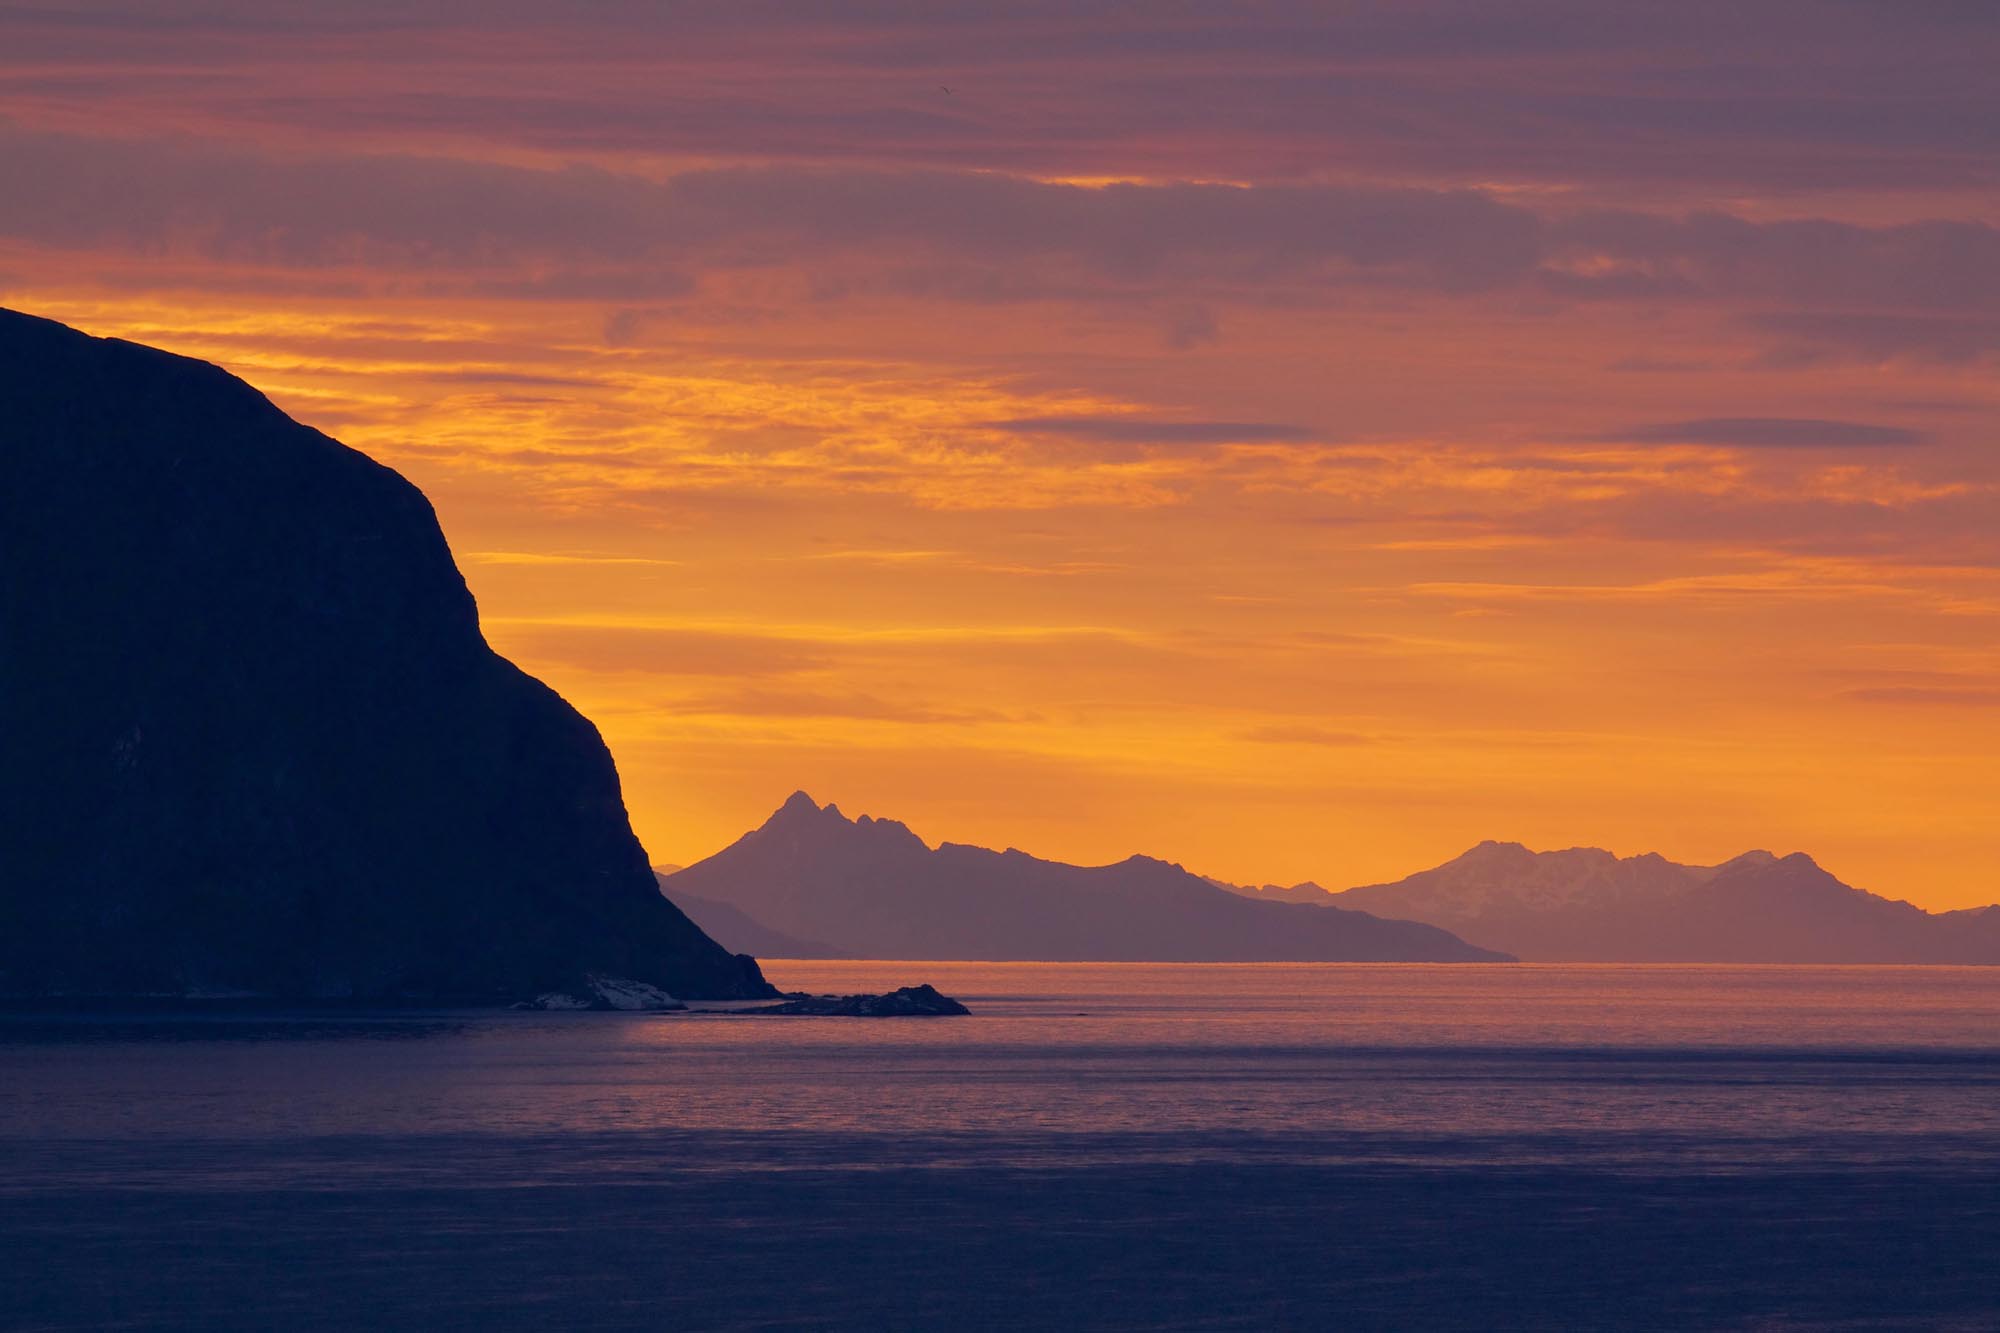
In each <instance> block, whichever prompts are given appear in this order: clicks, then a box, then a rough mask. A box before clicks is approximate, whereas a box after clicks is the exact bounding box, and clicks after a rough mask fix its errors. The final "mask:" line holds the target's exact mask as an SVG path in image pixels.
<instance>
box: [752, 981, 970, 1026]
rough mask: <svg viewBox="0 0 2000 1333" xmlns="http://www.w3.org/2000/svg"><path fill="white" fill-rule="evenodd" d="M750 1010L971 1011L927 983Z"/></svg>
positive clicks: (889, 1014)
mask: <svg viewBox="0 0 2000 1333" xmlns="http://www.w3.org/2000/svg"><path fill="white" fill-rule="evenodd" d="M742 1012H744V1013H749V1014H810V1015H816V1016H821V1017H828V1018H946V1017H952V1016H955V1015H958V1014H969V1013H971V1012H972V1011H971V1010H970V1009H967V1008H966V1007H965V1006H964V1005H962V1004H960V1003H959V1002H958V1001H957V1000H954V999H952V998H951V997H950V996H949V995H940V994H938V992H937V989H936V988H935V987H933V986H930V985H928V984H926V985H922V986H904V987H902V988H901V989H900V990H892V991H890V992H889V993H888V994H887V995H800V996H796V997H794V998H792V999H790V1000H787V1001H785V1003H783V1004H773V1005H768V1006H765V1007H763V1008H760V1009H746V1010H743V1011H742Z"/></svg>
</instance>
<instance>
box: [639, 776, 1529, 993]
mask: <svg viewBox="0 0 2000 1333" xmlns="http://www.w3.org/2000/svg"><path fill="white" fill-rule="evenodd" d="M665 885H666V889H667V891H668V892H670V893H672V894H673V895H674V896H675V897H677V898H678V897H680V896H682V895H691V896H693V897H696V898H700V899H705V900H708V901H711V902H718V903H726V904H728V905H729V906H731V907H734V908H736V909H737V910H739V911H741V912H744V913H746V914H748V915H749V916H750V917H751V918H752V919H754V920H755V921H757V922H761V923H763V924H764V925H765V926H768V927H769V928H771V929H774V930H778V931H781V932H783V933H785V934H787V935H790V936H793V937H794V938H795V939H797V940H800V941H824V942H825V944H826V945H828V946H831V947H832V948H835V949H838V950H840V951H841V952H842V953H844V954H846V955H849V956H852V957H860V958H957V959H974V960H991V961H1005V960H1039V961H1047V962H1065V961H1069V962H1349V961H1354V962H1401V961H1412V962H1504V961H1508V960H1507V959H1506V956H1505V955H1503V954H1497V953H1494V952H1491V951H1489V950H1486V949H1480V948H1476V947H1474V946H1472V945H1469V944H1467V943H1466V942H1465V941H1463V940H1461V939H1457V938H1455V937H1454V936H1452V935H1451V934H1449V933H1447V932H1445V931H1443V930H1439V929H1437V928H1435V927H1433V926H1428V925H1421V924H1418V923H1415V922H1411V921H1391V920H1383V919H1381V918H1379V917H1375V916H1371V915H1369V914H1367V913H1365V912H1353V911H1338V910H1336V911H1332V912H1329V911H1327V910H1326V909H1324V908H1319V907H1310V906H1301V905H1292V904H1285V903H1256V902H1250V901H1247V900H1245V899H1243V898H1240V897H1238V896H1236V895H1234V894H1231V893H1228V892H1225V891H1224V890H1222V889H1218V888H1217V887H1215V886H1214V885H1213V884H1210V883H1209V882H1208V881H1206V880H1204V879H1202V878H1200V877H1199V876H1197V875H1192V874H1189V873H1188V872H1187V871H1186V870H1183V869H1182V868H1181V867H1179V866H1177V865H1170V864H1168V863H1167V862H1164V861H1156V860H1153V859H1151V858H1150V857H1144V856H1135V857H1132V858H1131V859H1129V860H1125V861H1120V862H1119V863H1118V864H1116V865H1109V866H1072V865H1064V864H1062V863H1060V862H1055V861H1043V860H1039V859H1037V858H1035V857H1032V856H1029V855H1027V854H1026V853H1025V852H1019V851H1013V850H1009V851H1006V852H993V851H988V850H986V849H984V848H981V847H966V846H961V845H958V844H955V843H945V844H943V845H942V846H940V847H937V848H936V849H933V848H931V847H929V846H927V845H926V844H925V843H924V841H923V840H922V839H920V838H919V837H917V835H916V834H914V833H912V832H911V831H910V830H909V829H908V828H907V827H905V826H904V825H902V824H900V823H897V822H896V821H895V820H890V819H871V818H870V817H868V816H867V815H863V816H862V817H861V818H860V819H858V820H850V819H848V818H847V817H846V816H845V815H843V814H841V812H840V811H839V810H838V809H837V808H836V807H834V806H832V805H828V806H825V807H824V808H822V807H821V806H819V805H818V804H816V803H815V802H814V801H813V800H812V798H811V797H809V796H807V795H806V794H805V793H804V792H799V793H796V794H794V795H793V796H792V797H791V799H789V800H787V801H786V802H785V803H784V805H783V806H782V807H780V808H779V810H778V811H777V813H775V814H773V815H772V816H771V817H770V819H768V820H767V821H765V823H764V825H763V826H762V827H761V828H758V829H756V830H754V831H752V832H750V833H747V834H745V835H744V836H743V837H742V838H740V839H738V840H737V841H736V842H735V843H734V844H732V845H731V846H729V847H728V848H725V849H724V850H723V851H721V852H718V853H717V854H716V855H714V856H711V857H709V858H708V859H707V860H705V861H701V862H699V863H697V864H695V865H692V866H689V867H688V868H687V869H685V870H682V871H680V872H678V873H677V874H674V875H671V876H668V877H667V879H666V880H665ZM801 956H809V955H801Z"/></svg>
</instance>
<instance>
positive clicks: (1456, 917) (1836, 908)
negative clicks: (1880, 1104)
mask: <svg viewBox="0 0 2000 1333" xmlns="http://www.w3.org/2000/svg"><path fill="white" fill-rule="evenodd" d="M1235 891H1236V892H1238V893H1241V894H1244V895H1247V896H1252V897H1256V898H1261V899H1270V900H1280V901H1288V902H1308V903H1318V904H1321V905H1323V906H1325V907H1332V908H1360V909H1361V910H1363V911H1369V912H1383V913H1393V914H1395V915H1397V916H1403V917H1408V918H1410V919H1411V920H1415V921H1427V922H1429V923H1431V924H1432V925H1435V926H1441V927H1443V928H1444V929H1446V930H1450V931H1453V932H1455V933H1457V934H1460V935H1463V936H1465V937H1466V938H1467V939H1472V940H1477V941H1479V942H1480V943H1482V944H1486V945H1490V946H1492V947H1495V948H1502V949H1506V950H1507V951H1509V952H1510V953H1514V954H1517V955H1519V956H1520V957H1521V958H1523V959H1525V960H1529V961H1533V962H1603V963H2000V908H1995V907H1986V908H1975V909H1970V910H1966V911H1959V912H1939V913H1932V912H1926V911H1924V910H1923V909H1921V908H1919V907H1915V906H1912V905H1911V904H1909V903H1906V902H1898V901H1895V900H1893V899H1889V898H1882V897H1878V896H1877V895H1875V894H1872V893H1867V892H1864V891H1862V890H1860V889H1856V888H1852V887H1850V886H1848V885H1846V884H1843V883H1841V882H1840V881H1839V880H1838V879H1836V878H1834V877H1833V876H1832V875H1830V874H1828V873H1827V872H1826V871H1825V870H1824V869H1822V868H1821V867H1820V866H1819V865H1818V864H1817V863H1816V862H1815V861H1814V860H1813V859H1812V858H1811V857H1809V856H1807V855H1806V854H1805V853H1803V852H1794V853H1792V854H1791V855H1789V856H1773V855H1772V854H1771V853H1769V852H1764V851H1755V852H1745V853H1744V854H1743V855H1741V856H1739V857H1736V858H1735V859H1733V860H1730V861H1725V862H1723V863H1722V864H1721V865H1715V866H1690V865H1681V864H1678V863H1676V862H1673V861H1669V860H1667V859H1666V858H1665V857H1663V856H1660V855H1659V854H1658V853H1652V852H1649V853H1647V854H1646V855H1643V856H1628V857H1624V858H1620V857H1617V856H1614V855H1612V854H1611V853H1610V852H1607V851H1603V850H1601V849H1599V848H1595V847H1572V848H1570V849H1568V850H1566V851H1556V852H1533V851H1530V850H1528V849H1527V848H1526V847H1523V846H1522V845H1521V844H1519V843H1516V842H1482V843H1480V844H1479V845H1478V846H1477V847H1474V848H1473V849H1472V850H1471V851H1468V852H1466V853H1465V854H1464V855H1462V856H1459V857H1457V858H1455V859H1454V860H1451V861H1447V862H1446V863H1445V864H1443V865H1441V866H1437V867H1435V868H1433V869H1430V870H1423V871H1419V872H1418V873H1416V874H1414V875H1411V876H1409V877H1408V878H1406V879H1401V880H1398V881H1396V882H1395V883H1393V884H1370V885H1365V886H1363V887H1361V888H1354V889H1348V890H1346V891H1344V892H1340V893H1332V892H1328V891H1327V890H1325V889H1323V888H1320V887H1319V886H1318V885H1316V884H1301V885H1293V886H1291V887H1290V888H1279V887H1277V886H1271V885H1267V886H1264V887H1262V888H1256V889H1236V890H1235Z"/></svg>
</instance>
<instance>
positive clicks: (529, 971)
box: [0, 312, 776, 1003]
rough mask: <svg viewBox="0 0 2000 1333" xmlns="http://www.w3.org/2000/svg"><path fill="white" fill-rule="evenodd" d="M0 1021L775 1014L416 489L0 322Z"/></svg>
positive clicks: (129, 359) (220, 392)
mask: <svg viewBox="0 0 2000 1333" xmlns="http://www.w3.org/2000/svg"><path fill="white" fill-rule="evenodd" d="M0 422H4V426H0V465H3V466H4V468H5V474H6V484H5V486H4V487H0V735H3V736H4V737H5V744H4V746H0V993H6V994H13V995H43V996H47V995H72V996H78V995H161V994H165V995H203V994H209V995H221V996H246V995H247V996H261V997H270V998H273V999H280V1000H285V999H355V1000H366V1001H381V1002H410V1001H420V1002H437V1001H451V1002H477V1003H486V1002H506V1001H512V1000H516V999H520V998H523V997H527V996H533V995H538V994H541V993H544V992H548V991H555V990H562V989H565V988H571V987H576V986H580V985H583V984H584V980H585V978H586V977H588V976H596V977H601V978H622V979H627V980H629V981H632V982H638V983H644V984H647V985H650V986H654V987H658V988H660V989H662V990H665V991H668V992H670V993H671V994H673V995H676V996H682V997H688V998H712V999H731V998H759V997H764V996H770V995H775V994H776V991H775V990H774V989H773V988H772V987H771V986H770V985H769V984H768V983H766V982H765V980H764V978H763V977H762V975H761V974H760V973H759V971H758V968H757V965H756V963H755V961H754V960H753V959H751V958H748V957H744V956H740V955H731V954H730V953H729V952H727V951H726V950H724V949H723V948H721V947H720V946H719V945H717V944H715V943H714V942H713V941H712V940H710V939H709V938H708V937H707V936H705V935H704V934H702V932H701V931H700V930H699V929H698V928H697V927H696V926H695V925H694V924H693V923H692V922H690V921H689V920H688V919H687V917H686V916H684V915H683V914H682V913H681V912H680V911H679V910H678V909H677V908H675V907H674V906H673V905H672V904H671V903H669V902H667V901H666V900H665V899H663V898H662V897H661V896H660V894H659V893H658V891H657V889H656V887H655V884H654V881H653V877H652V872H651V871H650V869H649V868H648V867H647V864H646V856H645V853H644V852H643V850H642V849H641V848H640V846H639V843H638V840H637V839H636V838H635V837H634V836H633V834H632V830H631V826H630V824H629V822H628V821H627V819H626V814H625V808H624V804H623V801H622V799H621V796H620V792H619V785H618V775H617V772H616V770H615V769H614V767H613V766H612V761H611V756H610V754H609V752H608V751H606V749H605V747H604V744H603V742H602V740H600V738H599V737H598V734H597V731H596V729H595V728H594V727H592V726H591V724H590V723H589V722H588V721H586V720H585V719H584V718H583V717H582V716H580V715H579V714H578V713H577V712H576V710H574V709H573V708H571V707H570V706H569V705H568V704H567V703H565V702H564V701H563V700H562V699H561V698H560V697H559V696H557V695H556V694H555V692H554V691H552V690H550V689H549V688H548V687H547V686H545V685H543V684H541V683H540V682H539V681H537V680H535V679H533V678H532V677H530V676H528V675H526V674H524V673H523V672H521V671H520V670H518V669H517V668H516V667H514V666H513V665H512V664H511V663H509V662H507V661H506V660H505V659H503V658H501V657H499V656H498V655H497V654H495V653H494V652H493V651H492V649H490V648H489V647H488V646H487V644H486V641H485V639H484V638H483V637H482V636H481V634H480V630H479V620H478V614H477V611H476V609H475V608H474V605H473V600H472V597H471V595H470V593H469V592H468V591H467V589H466V586H465V582H464V580H463V579H462V578H461V577H460V575H459V572H458V570H457V568H456V567H455V565H454V564H453V562H452V558H451V552H450V550H449V549H448V548H447V546H446V544H445V539H444V536H443V534H442V533H441V532H440V531H439V529H438V524H437V520H436V518H435V516H434V515H433V514H432V511H431V507H430V505H429V503H428V502H426V500H425V499H424V497H423V495H422V494H421V493H420V492H419V491H418V490H417V489H416V487H414V486H412V485H411V484H410V483H409V482H407V481H405V480H404V479H403V478H402V477H401V476H399V475H397V474H396V473H395V472H393V471H391V470H390V469H388V468H386V467H383V466H381V465H379V464H377V463H375V462H373V461H371V460H370V459H368V458H367V457H365V456H364V455H362V454H359V453H356V452H355V451H353V450H351V449H348V448H346V447H344V446H343V445H341V444H339V443H337V442H336V441H334V440H331V439H329V438H327V437H326V436H325V435H322V434H320V433H319V432H318V431H315V430H311V429H309V428H307V427H305V426H301V425H299V424H297V423H296V422H293V421H291V420H290V419H289V418H287V417H286V416H285V415H284V414H283V413H281V412H280V411H278V409H277V408H275V407H273V406H272V405H271V403H270V402H268V401H267V400H266V399H265V398H264V397H263V396H262V395H261V394H259V393H257V392H256V391H255V390H254V389H252V388H250V387H249V386H248V385H246V384H244V383H243V382H242V381H240V380H237V379H235V378H234V377H232V376H230V375H228V374H226V373H224V372H223V371H222V370H220V369H218V368H216V367H214V366H211V365H207V364H205V363H202V362H199V361H192V360H188V359H185V358H182V357H177V356H171V355H168V354H167V353H165V352H160V351H156V350H154V349H151V348H147V347H141V346H138V345H136V344H132V343H127V342H121V341H118V340H115V339H97V338H91V337H88V336H86V335H84V334H82V333H79V332H77V331H75V330H73V329H68V328H65V327H63V326H62V325H59V324H54V323H51V322H49V321H46V320H40V319H34V318H30V317H28V316H25V315H20V314H15V313H12V312H0Z"/></svg>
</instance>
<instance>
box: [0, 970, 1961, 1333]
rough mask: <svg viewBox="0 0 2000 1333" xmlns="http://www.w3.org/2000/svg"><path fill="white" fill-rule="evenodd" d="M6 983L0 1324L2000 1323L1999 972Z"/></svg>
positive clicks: (1167, 973) (811, 973)
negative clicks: (701, 986) (126, 988)
mask: <svg viewBox="0 0 2000 1333" xmlns="http://www.w3.org/2000/svg"><path fill="white" fill-rule="evenodd" d="M767 971H768V972H769V974H770V975H771V976H772V978H773V979H774V980H775V981H776V982H777V983H778V984H779V985H781V986H785V987H789V988H802V989H811V990H833V991H849V990H883V989H888V988H891V987H893V986H895V985H899V984H907V983H914V982H917V981H929V982H932V983H934V984H936V985H937V986H938V987H939V989H941V990H943V991H945V992H946V993H947V994H952V995H956V996H958V997H959V998H961V999H963V1000H965V1001H966V1003H968V1004H969V1005H971V1006H972V1007H973V1009H974V1014H973V1016H972V1017H970V1018H965V1019H929V1020H925V1019H911V1020H872V1021H871V1020H856V1019H820V1018H760V1017H748V1016H738V1015H728V1014H687V1015H593V1014H529V1013H489V1012H444V1013H422V1014H408V1013H404V1014H353V1013H331V1014H329V1013H317V1014H255V1015H253V1014H240V1013H237V1014H222V1015H214V1016H206V1017H198V1018H188V1017H185V1016H163V1015H148V1014H131V1015H109V1014H94V1015H87V1016H50V1015H21V1014H17V1015H12V1016H8V1017H5V1018H0V1324H4V1326H5V1327H8V1328H50V1329H58V1328H59V1329H72V1328H75V1329H82V1328H90V1329H97V1328H156V1327H174V1328H271V1329H317V1328H353V1327H363V1326H367V1327H372V1328H378V1329H380V1328H632V1329H641V1328H644V1329H697V1328H719V1329H722V1328H726V1329H802V1328H843V1329H844V1328H854V1329H900V1328H908V1329H928V1328H938V1329H956V1328H1152V1327H1168V1328H1201V1329H1207V1328H1254V1329H1263V1328H1315V1329H1316V1328H1433V1327H1438V1328H1477V1329H1489V1328H1825V1327H1852V1328H1870V1329H1874V1328H1967V1329H2000V969H1952V968H1867V967H1858V968H1805V967H1768V968H1759V967H1694V966H1687V967H1585V966H1562V967H1537V966H1512V967H1476V966H1461V967H1442V966H1436V967H1434V966H1420V965H1290V964H1273V965H1218V966H1200V965H1181V964H1173V965H1152V964H1122V965H1119V964H1106V965H1098V964H984V963H934V962H893V963H890V962H880V963H878V962H861V963H852V962H841V963H831V962H810V963H808V962H784V961H777V962H771V963H768V964H767Z"/></svg>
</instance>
